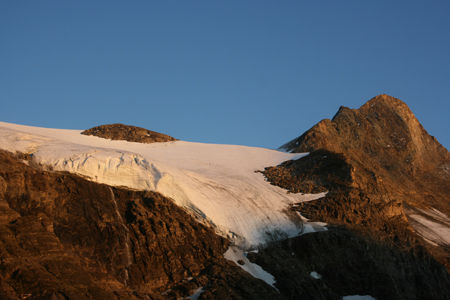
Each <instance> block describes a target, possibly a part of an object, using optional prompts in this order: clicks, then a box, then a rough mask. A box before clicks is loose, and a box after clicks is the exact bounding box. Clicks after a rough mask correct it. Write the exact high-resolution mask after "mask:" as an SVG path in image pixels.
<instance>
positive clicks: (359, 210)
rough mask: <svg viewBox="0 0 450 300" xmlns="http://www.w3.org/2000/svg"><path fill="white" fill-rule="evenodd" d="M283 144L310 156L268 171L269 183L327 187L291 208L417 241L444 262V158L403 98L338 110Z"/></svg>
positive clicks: (448, 158)
mask: <svg viewBox="0 0 450 300" xmlns="http://www.w3.org/2000/svg"><path fill="white" fill-rule="evenodd" d="M283 148H284V149H285V150H287V151H290V152H305V151H309V152H311V154H310V155H309V156H307V157H304V158H301V159H299V160H296V161H291V162H285V163H283V164H281V165H280V166H278V167H273V168H267V169H266V171H265V174H266V176H267V177H268V178H269V180H270V181H271V182H272V183H274V184H277V185H279V186H282V187H285V188H287V189H289V190H290V191H291V192H310V191H318V190H321V189H329V190H330V192H329V193H328V194H327V196H326V198H324V199H321V200H318V201H315V202H308V203H303V204H301V205H299V206H297V208H298V210H300V211H302V213H303V214H304V215H305V216H308V217H310V218H312V219H317V220H322V221H326V222H330V223H335V224H347V225H350V226H356V227H358V228H361V227H364V228H366V229H365V230H371V231H374V232H375V234H376V235H378V236H380V237H382V238H387V240H389V241H391V242H394V243H397V244H399V245H401V246H402V247H406V248H409V247H415V246H416V245H417V244H424V246H425V247H427V248H428V250H429V251H430V252H431V253H432V254H433V255H434V256H435V257H436V258H437V259H438V260H439V261H440V262H442V263H443V264H445V265H446V266H447V268H449V267H450V260H449V259H450V258H449V257H450V252H449V248H448V240H449V239H450V226H449V225H450V222H449V219H448V216H449V215H450V201H449V199H450V181H449V180H448V178H449V175H450V173H449V166H450V155H449V152H448V151H447V149H445V148H444V147H443V146H442V145H441V144H440V143H439V142H438V141H437V140H436V139H435V138H434V137H432V136H430V135H429V134H428V133H427V132H426V131H425V129H424V128H423V127H422V125H421V124H420V123H419V121H418V120H417V119H416V117H415V116H414V114H413V113H412V112H411V110H410V109H409V108H408V106H407V105H406V104H405V103H404V102H402V101H401V100H399V99H396V98H394V97H391V96H388V95H380V96H377V97H375V98H373V99H371V100H370V101H368V102H367V103H365V104H364V105H363V106H361V107H360V108H359V109H349V108H346V107H341V108H340V109H339V111H338V112H337V114H336V115H335V116H334V117H333V119H331V120H328V119H326V120H322V121H320V122H319V123H318V124H317V125H315V126H313V127H312V128H311V129H310V130H308V131H306V132H305V133H304V134H303V135H301V136H300V137H298V138H296V139H294V140H292V141H291V142H289V143H287V144H285V145H284V146H283ZM417 215H420V216H421V217H420V218H418V217H417ZM411 216H413V218H411ZM436 216H438V217H436ZM420 221H422V222H420ZM425 223H427V224H428V225H429V226H428V230H424V228H423V227H424V224H425ZM411 233H413V234H411ZM417 237H420V238H417ZM422 238H424V240H425V241H426V243H422V242H423V241H424V240H422Z"/></svg>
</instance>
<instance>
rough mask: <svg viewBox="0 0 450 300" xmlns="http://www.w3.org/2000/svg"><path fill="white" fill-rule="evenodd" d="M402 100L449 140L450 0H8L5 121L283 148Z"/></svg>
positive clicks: (3, 49) (2, 17)
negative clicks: (127, 129)
mask: <svg viewBox="0 0 450 300" xmlns="http://www.w3.org/2000/svg"><path fill="white" fill-rule="evenodd" d="M381 93H387V94H390V95H392V96H394V97H397V98H400V99H402V100H403V101H405V102H406V103H407V104H408V105H409V106H410V108H411V109H412V110H413V112H414V113H415V114H416V116H417V117H418V119H419V121H420V122H422V124H423V125H424V127H425V129H427V130H428V132H429V133H430V134H431V135H434V136H435V137H436V138H437V139H438V140H439V141H440V142H441V143H442V144H443V145H444V146H446V147H447V148H449V146H450V121H449V120H450V118H449V115H450V1H448V0H443V1H432V0H430V1H412V0H407V1H397V0H396V1H392V0H389V1H380V0H377V1H375V0H373V1H369V0H367V1H361V0H355V1H346V0H340V1H336V0H331V1H320V0H318V1H300V0H296V1H274V0H272V1H263V0H258V1H245V0H239V1H112V0H108V1H45V0H39V1H13V0H11V1H8V0H4V1H0V103H1V108H0V120H1V121H5V122H13V123H21V124H27V125H35V126H42V127H54V128H70V129H86V128H90V127H93V126H95V125H100V124H105V123H116V122H120V123H125V124H131V125H137V126H142V127H146V128H148V129H151V130H156V131H160V132H163V133H167V134H170V135H172V136H174V137H176V138H179V139H183V140H189V141H199V142H210V143H227V144H241V145H251V146H263V147H269V148H276V147H278V146H280V145H281V144H283V143H285V142H287V141H288V140H290V139H292V138H294V137H296V136H298V135H300V134H302V133H303V132H304V131H306V130H307V129H309V128H310V127H311V126H312V125H314V124H315V123H317V122H318V121H320V120H321V119H323V118H331V117H332V116H333V115H334V114H335V112H336V111H337V110H338V108H339V106H340V105H344V106H348V107H351V108H357V107H359V106H360V105H362V104H363V103H364V102H365V101H367V100H369V99H370V98H372V97H374V96H375V95H377V94H381Z"/></svg>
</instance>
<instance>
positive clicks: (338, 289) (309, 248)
mask: <svg viewBox="0 0 450 300" xmlns="http://www.w3.org/2000/svg"><path fill="white" fill-rule="evenodd" d="M248 258H249V259H250V260H251V261H253V262H255V263H256V264H258V265H260V266H262V267H263V268H264V269H265V270H267V271H268V272H270V273H271V274H272V275H273V276H275V279H276V281H277V285H276V286H277V288H278V289H279V290H280V292H281V293H282V294H283V295H286V296H287V297H288V298H289V299H342V296H345V295H371V296H373V297H374V298H375V299H378V300H384V299H386V300H394V299H395V300H407V299H448V296H449V294H450V276H449V274H448V273H447V272H446V270H445V268H444V267H443V266H442V265H440V264H439V263H437V262H436V261H435V260H434V259H432V258H431V257H430V256H429V255H428V254H427V253H426V251H424V250H423V249H422V250H417V251H416V252H415V253H412V252H409V251H402V250H400V249H398V248H396V247H391V246H390V245H386V244H383V243H379V242H377V241H376V240H375V239H373V238H370V237H367V236H366V235H362V234H358V233H355V232H354V231H351V230H348V229H345V228H342V227H334V226H332V227H330V228H329V230H328V231H322V232H315V233H308V234H305V235H302V236H300V237H295V238H291V239H287V240H284V241H281V242H278V243H273V244H271V245H269V246H268V247H266V248H264V249H260V251H259V252H258V253H249V254H248ZM311 272H316V273H318V274H319V276H320V278H317V276H316V278H314V277H313V276H312V275H311Z"/></svg>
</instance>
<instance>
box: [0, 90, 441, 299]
mask: <svg viewBox="0 0 450 300" xmlns="http://www.w3.org/2000/svg"><path fill="white" fill-rule="evenodd" d="M80 133H81V134H82V135H80ZM86 135H94V136H98V137H102V138H105V139H109V140H124V141H129V142H133V143H126V142H121V143H116V142H110V141H107V140H100V139H96V138H93V137H87V136H86ZM136 142H137V143H144V144H146V143H157V144H153V145H151V146H149V145H139V144H137V143H136ZM167 142H170V143H167ZM105 145H106V147H105ZM282 148H283V149H284V150H286V151H289V152H291V153H283V152H279V151H272V150H268V149H260V148H258V149H257V148H249V147H241V146H231V145H209V144H196V143H189V142H182V141H177V140H175V139H174V138H172V137H170V136H167V135H163V134H159V133H156V132H153V131H150V130H147V129H144V128H139V127H134V126H127V125H122V124H113V125H102V126H98V127H94V128H91V129H89V130H86V131H83V132H80V131H68V130H65V131H58V130H47V129H41V128H34V127H26V126H21V125H12V124H7V123H0V299H347V298H346V296H355V297H356V296H358V295H359V297H362V298H360V299H405V300H406V299H450V297H449V295H450V276H449V273H448V272H449V270H450V246H449V243H450V240H449V239H450V219H449V217H448V216H449V215H450V182H449V180H448V178H449V175H450V174H449V172H450V171H449V170H450V156H449V152H448V151H447V149H445V148H444V147H443V146H442V145H440V144H439V142H438V141H437V140H436V139H435V138H434V137H432V136H430V135H429V134H428V133H427V132H426V131H425V129H424V128H423V127H422V126H421V124H420V123H419V121H418V120H417V119H416V117H415V116H414V114H413V113H412V112H411V110H410V109H409V108H408V106H407V105H406V104H405V103H403V102H402V101H401V100H399V99H396V98H393V97H390V96H388V95H380V96H377V97H375V98H373V99H371V100H370V101H368V102H367V103H366V104H364V105H363V106H361V107H360V108H359V109H349V108H345V107H341V108H340V109H339V111H338V112H337V114H336V115H335V116H334V117H333V118H332V119H331V120H322V121H320V122H319V123H318V124H317V125H315V126H313V127H312V128H311V129H310V130H308V131H306V132H305V133H304V134H302V135H301V136H299V137H298V138H295V139H294V140H292V141H290V142H288V143H287V144H285V145H283V146H282ZM191 152H192V153H191ZM303 152H309V154H296V153H303ZM235 160H237V162H235ZM261 173H263V174H261ZM265 180H267V181H268V182H266V181H265ZM299 220H302V221H301V222H300V221H299ZM249 241H252V243H250V242H249ZM349 299H351V298H349Z"/></svg>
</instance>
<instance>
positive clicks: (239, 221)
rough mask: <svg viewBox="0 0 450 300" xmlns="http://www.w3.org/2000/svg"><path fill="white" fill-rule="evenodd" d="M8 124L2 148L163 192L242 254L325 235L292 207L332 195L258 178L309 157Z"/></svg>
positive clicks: (0, 134) (2, 129)
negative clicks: (284, 240)
mask: <svg viewBox="0 0 450 300" xmlns="http://www.w3.org/2000/svg"><path fill="white" fill-rule="evenodd" d="M80 133H81V130H67V129H49V128H40V127H32V126H24V125H17V124H11V123H4V122H0V148H1V149H3V150H7V151H11V152H16V151H17V152H22V153H25V154H28V155H30V156H31V157H32V161H33V162H35V163H37V164H40V165H41V166H42V167H44V168H48V169H51V170H54V171H67V172H70V173H75V174H78V175H81V176H83V177H86V178H88V179H89V180H92V181H96V182H99V183H104V184H108V185H112V186H125V187H127V188H131V189H137V190H151V191H157V192H159V193H161V194H163V195H164V196H166V197H169V198H171V199H173V201H174V202H175V203H176V204H177V205H179V206H181V207H183V208H185V209H186V210H187V211H188V212H189V213H191V214H192V215H193V216H194V217H195V218H196V219H197V220H199V221H200V222H203V223H205V224H208V225H209V226H212V227H214V228H215V230H216V232H218V233H219V234H221V235H223V236H226V237H228V238H229V239H231V240H232V241H233V243H234V244H235V245H237V246H240V247H242V248H247V249H250V248H254V247H257V246H258V245H260V244H263V243H265V242H266V241H268V240H270V239H273V238H274V237H275V238H276V237H277V236H280V237H291V236H296V235H298V234H300V233H305V232H311V231H316V230H321V229H322V230H323V227H324V224H315V223H308V222H305V221H304V219H303V218H302V217H301V216H300V215H296V214H297V213H294V212H291V211H290V210H289V208H290V207H291V206H292V205H294V204H295V203H299V202H303V201H310V200H314V199H319V198H322V197H324V196H325V194H326V193H319V194H291V193H287V191H286V190H284V189H281V188H279V187H277V186H274V185H271V184H270V183H268V182H267V181H266V180H265V178H264V176H263V175H262V174H261V173H259V172H257V171H259V170H263V169H264V168H265V167H268V166H274V165H278V164H280V163H281V162H283V161H286V160H293V159H299V158H301V157H303V156H305V155H307V153H302V154H298V153H296V154H292V153H286V152H281V151H276V150H270V149H265V148H258V147H247V146H238V145H221V144H205V143H195V142H186V141H174V142H164V143H153V144H142V143H135V142H127V141H112V140H108V139H103V138H99V137H95V136H86V135H82V134H80Z"/></svg>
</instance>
